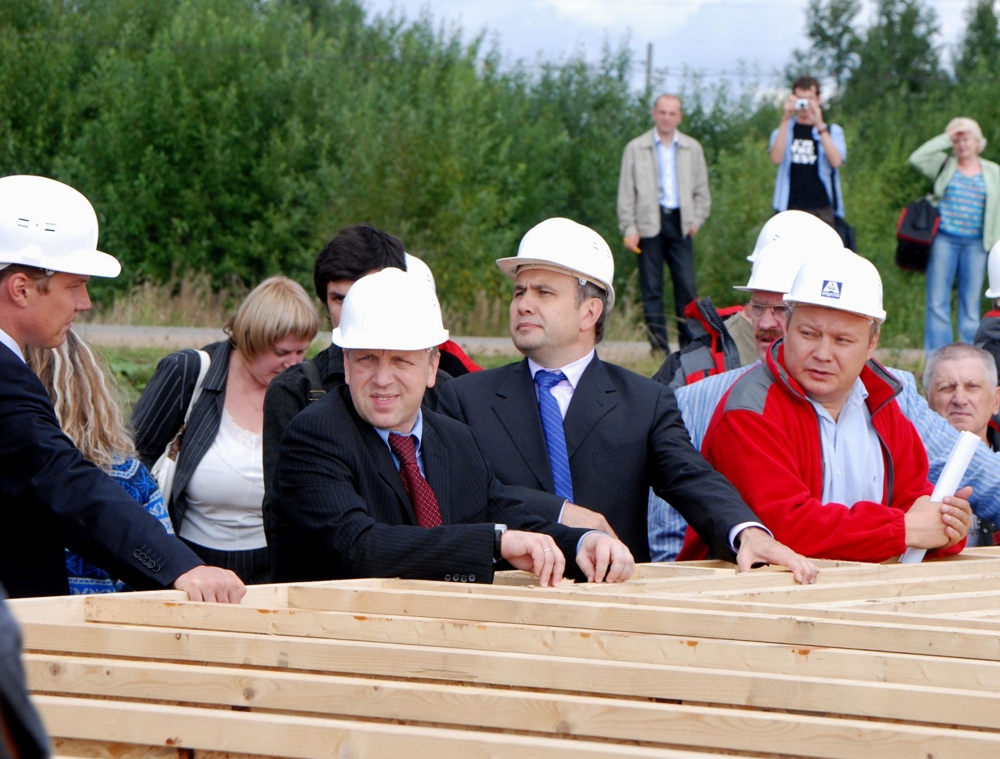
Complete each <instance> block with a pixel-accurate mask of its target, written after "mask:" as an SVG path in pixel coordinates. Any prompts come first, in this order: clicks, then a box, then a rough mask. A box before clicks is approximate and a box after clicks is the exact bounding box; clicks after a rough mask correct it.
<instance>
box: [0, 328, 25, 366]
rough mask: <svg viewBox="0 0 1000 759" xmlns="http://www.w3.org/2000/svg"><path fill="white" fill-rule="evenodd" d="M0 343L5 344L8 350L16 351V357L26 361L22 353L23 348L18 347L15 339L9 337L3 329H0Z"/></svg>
mask: <svg viewBox="0 0 1000 759" xmlns="http://www.w3.org/2000/svg"><path fill="white" fill-rule="evenodd" d="M0 343H3V344H4V345H6V346H7V347H8V348H10V349H11V350H12V351H14V355H15V356H17V357H18V358H19V359H21V360H22V361H24V354H23V353H21V346H20V345H18V344H17V343H16V342H14V338H13V337H11V336H10V335H8V334H7V333H6V332H4V331H3V330H2V329H0Z"/></svg>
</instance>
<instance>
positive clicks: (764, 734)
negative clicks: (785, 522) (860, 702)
mask: <svg viewBox="0 0 1000 759" xmlns="http://www.w3.org/2000/svg"><path fill="white" fill-rule="evenodd" d="M25 665H26V671H27V673H28V677H29V681H30V683H31V687H32V688H33V689H36V690H43V691H45V692H47V693H49V694H53V693H58V694H60V695H66V694H74V695H101V696H105V697H113V698H145V699H154V698H155V699H160V700H165V701H179V702H189V703H203V704H217V705H235V706H241V707H252V708H253V709H254V712H255V713H257V712H258V710H260V709H279V710H282V711H293V712H304V713H313V714H314V715H315V714H327V715H336V716H338V717H352V716H360V717H369V718H376V719H383V720H404V721H407V722H423V723H431V724H439V725H448V726H456V725H458V726H462V725H464V726H474V727H475V726H480V727H486V728H493V729H505V730H515V731H519V732H526V731H527V732H538V733H548V734H552V735H556V736H558V737H568V736H579V737H584V738H608V739H617V740H627V741H640V742H643V743H651V744H675V745H682V746H693V747H705V748H713V749H724V750H742V751H755V752H764V751H769V750H771V749H772V748H773V745H774V738H775V736H776V735H780V736H781V746H782V751H783V752H784V753H790V754H794V755H796V756H817V757H820V756H829V757H844V759H854V757H858V756H862V755H867V756H872V757H876V756H878V752H884V751H885V750H886V749H887V748H889V747H890V746H892V747H894V749H897V750H898V749H900V748H901V747H903V746H905V747H907V748H912V749H914V750H916V749H919V750H925V749H926V748H927V746H926V744H925V743H924V741H925V740H926V739H927V738H928V737H930V736H935V737H936V739H940V738H941V737H942V736H941V735H940V734H939V731H937V730H933V729H930V728H926V727H919V726H916V727H915V726H911V725H901V724H880V723H876V722H869V721H859V720H843V719H829V718H818V717H816V718H813V717H804V716H800V715H791V714H783V713H772V712H752V711H747V710H735V709H719V708H706V707H692V706H682V705H676V704H660V703H650V702H644V701H622V700H618V699H601V698H593V697H582V696H566V695H553V694H545V693H536V692H530V693H526V692H522V691H508V690H495V689H493V690H491V689H483V688H475V687H466V686H440V685H431V684H424V683H396V682H392V681H380V682H379V684H378V685H377V686H376V687H372V683H371V681H368V680H363V679H359V678H342V677H329V676H317V675H308V674H288V673H280V672H261V671H255V672H247V671H245V670H236V669H223V668H218V667H193V666H180V665H163V664H159V665H152V664H149V663H142V662H126V661H116V660H109V659H75V658H72V657H60V656H28V657H26V662H25ZM722 723H728V724H729V725H730V726H731V727H734V726H737V725H738V726H739V729H738V730H732V729H730V730H720V729H719V726H720V724H722ZM950 732H951V740H950V741H949V745H950V746H951V747H952V750H956V749H957V747H958V745H959V744H964V745H965V746H966V747H967V749H968V750H969V751H972V752H976V751H979V752H982V751H984V750H986V748H987V747H991V748H992V750H993V751H997V752H1000V734H997V733H979V734H976V737H975V739H974V740H972V741H969V740H968V736H964V734H963V733H964V731H950ZM859 742H860V744H861V745H864V746H866V747H867V748H868V752H867V753H865V752H860V753H859ZM141 757H142V755H141V754H140V755H139V756H138V757H137V759H141ZM149 759H160V758H159V757H158V756H151V757H149ZM164 759H166V758H165V757H164Z"/></svg>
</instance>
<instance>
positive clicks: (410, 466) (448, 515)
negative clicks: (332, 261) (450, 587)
mask: <svg viewBox="0 0 1000 759" xmlns="http://www.w3.org/2000/svg"><path fill="white" fill-rule="evenodd" d="M447 339H448V332H447V331H446V330H445V329H444V328H443V327H442V325H441V310H440V307H439V306H438V303H437V297H436V296H435V294H434V291H433V288H431V287H430V286H429V285H428V284H427V283H426V282H421V280H420V278H419V277H417V276H415V275H414V274H411V273H407V272H404V271H401V270H399V269H395V268H388V269H384V270H383V271H380V272H378V273H376V274H371V275H369V276H367V277H363V278H362V279H360V280H358V282H357V283H355V284H354V286H353V287H352V288H351V290H350V292H349V293H348V294H347V297H346V299H345V301H344V306H343V311H342V314H341V320H340V325H339V326H338V327H337V329H335V330H334V333H333V340H334V342H335V343H336V344H337V345H339V346H341V347H342V348H343V349H344V371H345V376H346V382H347V384H346V385H345V386H341V387H340V388H337V389H335V390H334V391H332V392H330V393H328V394H327V395H326V396H324V397H323V398H322V399H321V400H319V401H317V402H316V403H313V404H312V405H311V406H309V408H307V409H306V410H304V411H303V412H302V413H300V414H298V415H297V416H296V417H295V418H294V419H292V421H291V422H290V423H289V425H288V427H287V428H286V429H285V433H284V435H283V437H282V439H281V445H280V449H279V454H278V463H277V468H276V471H275V478H274V481H275V488H274V493H273V494H272V501H271V509H270V512H269V516H268V518H269V520H270V526H269V529H268V535H269V541H270V542H269V547H270V551H271V561H272V574H273V575H274V579H275V580H276V581H279V582H291V581H299V580H319V579H332V578H344V577H387V576H388V577H393V576H397V577H409V578H419V579H436V580H452V581H458V582H491V581H492V579H493V572H494V568H495V567H496V565H497V563H498V562H500V561H502V560H506V561H507V562H508V563H509V564H511V565H512V566H514V567H517V568H519V569H527V570H531V571H532V572H534V573H535V574H536V575H538V576H539V579H540V581H541V584H542V585H549V584H553V585H555V584H558V583H559V581H560V579H561V578H562V576H563V572H564V570H565V567H566V565H567V563H569V564H571V565H572V562H573V560H574V559H575V562H576V566H577V567H579V570H580V571H579V572H577V573H576V574H578V575H580V574H582V576H583V577H585V578H586V579H588V580H595V581H598V582H600V581H602V580H606V581H621V580H625V579H628V577H630V576H631V574H632V570H633V566H634V564H633V560H632V556H631V555H630V554H629V552H628V549H627V548H626V547H625V546H624V545H623V544H622V543H621V542H620V541H618V540H615V539H613V538H611V537H609V536H608V535H606V534H604V533H601V532H596V531H589V532H588V531H585V530H581V529H573V528H569V527H565V526H562V525H559V524H555V523H552V522H549V521H546V520H544V519H542V518H540V517H538V516H536V515H534V514H532V513H530V512H529V511H528V509H527V508H525V506H524V504H523V503H521V502H520V501H519V500H518V499H517V498H515V497H513V496H511V495H510V494H509V493H507V492H506V491H505V489H504V488H503V486H502V485H500V483H498V482H497V481H496V479H495V478H494V476H493V473H492V472H491V471H490V469H489V467H488V466H487V464H486V461H485V459H484V458H483V455H482V453H481V452H480V451H479V448H478V446H477V445H476V441H475V439H474V438H473V436H472V432H471V431H470V430H469V429H468V428H467V427H466V426H464V425H462V424H459V423H457V422H455V421H453V420H451V419H447V418H444V417H441V416H440V415H438V414H436V413H434V412H432V411H429V410H427V409H426V408H423V409H422V408H421V405H420V404H421V399H422V398H423V394H424V391H425V389H426V388H428V387H431V386H433V385H434V381H435V377H436V372H437V367H438V348H437V346H438V345H440V344H441V343H443V342H444V341H445V340H447Z"/></svg>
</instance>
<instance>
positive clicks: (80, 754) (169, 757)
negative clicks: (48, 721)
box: [52, 738, 186, 759]
mask: <svg viewBox="0 0 1000 759" xmlns="http://www.w3.org/2000/svg"><path fill="white" fill-rule="evenodd" d="M52 751H53V756H52V759H57V757H60V756H62V757H75V758H76V759H186V757H183V756H181V755H180V754H181V752H180V750H179V749H177V748H174V747H172V746H144V745H138V744H134V743H109V742H107V741H86V740H79V739H76V738H53V739H52Z"/></svg>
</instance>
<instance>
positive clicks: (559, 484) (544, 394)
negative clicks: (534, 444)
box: [535, 371, 573, 502]
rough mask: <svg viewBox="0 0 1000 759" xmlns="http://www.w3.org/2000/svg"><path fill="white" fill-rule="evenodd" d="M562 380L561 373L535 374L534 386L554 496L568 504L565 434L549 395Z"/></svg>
mask: <svg viewBox="0 0 1000 759" xmlns="http://www.w3.org/2000/svg"><path fill="white" fill-rule="evenodd" d="M564 379H566V375H565V374H563V373H562V372H546V371H539V372H536V373H535V383H536V384H537V385H538V410H539V411H540V412H541V414H542V429H543V430H544V431H545V445H546V447H547V448H548V449H549V466H550V467H551V468H552V481H553V483H554V484H555V486H556V495H558V496H561V497H563V498H565V499H566V500H568V501H570V502H572V500H573V477H572V475H570V472H569V455H568V454H567V453H566V431H565V430H564V429H563V418H562V414H561V413H559V402H558V401H557V400H556V399H555V396H553V395H552V388H553V387H554V386H555V385H558V384H559V383H560V382H562V381H563V380H564Z"/></svg>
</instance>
